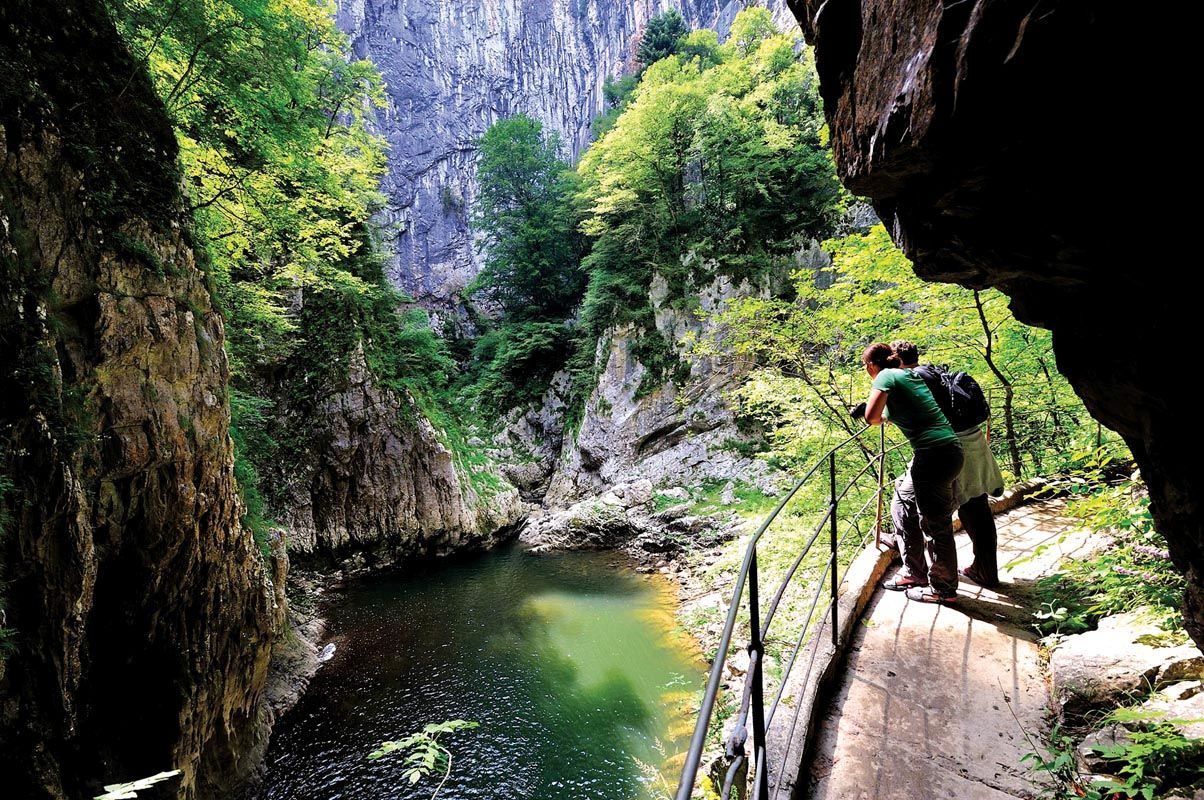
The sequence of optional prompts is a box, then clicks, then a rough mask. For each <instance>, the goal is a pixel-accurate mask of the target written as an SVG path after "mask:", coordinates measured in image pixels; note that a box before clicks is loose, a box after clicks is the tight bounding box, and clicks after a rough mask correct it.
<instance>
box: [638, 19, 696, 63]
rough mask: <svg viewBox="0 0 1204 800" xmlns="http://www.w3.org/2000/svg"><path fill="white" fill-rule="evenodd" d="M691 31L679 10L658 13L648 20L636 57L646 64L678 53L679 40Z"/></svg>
mask: <svg viewBox="0 0 1204 800" xmlns="http://www.w3.org/2000/svg"><path fill="white" fill-rule="evenodd" d="M689 32H690V29H689V27H688V26H687V25H686V21H685V20H684V19H682V16H681V13H680V12H679V11H677V10H675V9H670V10H668V11H666V12H664V13H662V14H657V15H656V16H655V17H653V18H652V19H650V20H648V26H647V27H646V28H644V35H643V36H642V37H640V46H639V48H638V49H637V50H636V55H635V57H636V59H638V60H639V62H640V63H641V64H643V65H644V66H648V65H649V64H655V63H656V62H657V61H660V60H661V59H662V58H666V57H668V56H671V55H673V54H674V53H676V52H677V47H678V40H679V39H681V38H682V37H683V36H685V35H686V34H687V33H689Z"/></svg>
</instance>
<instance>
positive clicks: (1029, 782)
mask: <svg viewBox="0 0 1204 800" xmlns="http://www.w3.org/2000/svg"><path fill="white" fill-rule="evenodd" d="M1061 510H1062V505H1061V504H1060V503H1059V502H1057V501H1045V502H1041V503H1035V504H1031V505H1027V506H1022V507H1020V508H1018V509H1016V510H1014V511H1011V512H1009V513H1008V514H1004V515H1001V516H999V517H997V518H996V522H997V524H998V527H999V563H1000V565H1001V567H1002V566H1003V565H1005V564H1007V563H1008V562H1009V561H1011V560H1013V559H1015V558H1017V557H1020V556H1022V555H1032V554H1035V556H1034V557H1033V558H1032V559H1031V560H1029V561H1026V562H1025V563H1023V564H1018V565H1017V566H1016V567H1014V568H1013V569H1012V570H1011V571H1007V572H1002V573H1001V576H1000V577H1001V580H1002V586H1001V587H1000V589H999V590H998V591H989V590H986V589H980V588H979V587H977V586H974V585H973V584H971V583H969V582H968V581H966V582H963V583H962V586H961V595H962V596H961V599H960V601H959V604H958V605H957V606H956V607H945V606H937V605H931V604H925V603H914V602H910V601H908V600H907V598H906V597H905V596H904V595H903V594H902V593H899V592H887V591H883V590H882V589H879V590H878V591H877V593H876V595H875V597H874V599H873V600H872V601H871V604H870V606H869V607H868V608H867V609H866V612H865V615H864V617H863V619H862V622H863V624H862V625H861V626H858V627H859V630H858V632H857V634H856V637H855V639H854V641H853V644H852V647H851V649H850V651H849V656H848V662H847V666H846V668H845V671H844V679H843V682H842V685H841V686H840V687H839V689H838V690H837V692H836V695H835V696H834V698H833V699H832V700H831V701H830V703H829V709H828V711H827V714H826V715H825V716H824V718H823V720H822V722H821V725H820V731H819V740H818V742H817V745H816V750H815V756H814V758H813V759H812V764H811V775H810V784H811V785H810V790H809V792H808V793H807V795H806V796H807V797H813V798H822V799H824V800H893V798H900V799H902V798H932V799H933V800H980V799H981V800H1007V799H1008V798H1032V797H1035V796H1036V795H1037V794H1038V792H1039V787H1038V786H1036V784H1035V782H1034V779H1033V777H1032V776H1031V774H1030V773H1029V771H1028V770H1027V768H1026V766H1025V765H1024V764H1021V763H1020V759H1021V757H1022V756H1023V755H1024V754H1025V753H1027V752H1029V751H1030V750H1032V749H1033V746H1032V745H1030V744H1029V742H1028V740H1027V739H1026V738H1025V735H1024V732H1023V731H1022V728H1023V729H1024V730H1027V731H1028V732H1029V735H1030V736H1032V737H1033V739H1034V740H1037V739H1038V736H1039V734H1040V733H1041V732H1042V731H1043V728H1044V726H1045V724H1046V713H1047V707H1048V689H1047V684H1046V678H1045V674H1044V669H1043V666H1042V663H1041V660H1040V657H1039V654H1038V648H1037V644H1036V635H1035V633H1034V632H1033V630H1032V628H1031V627H1029V626H1028V620H1029V618H1030V614H1031V613H1032V611H1033V609H1034V606H1036V605H1037V604H1036V601H1035V600H1034V599H1033V595H1032V583H1033V581H1034V580H1035V579H1036V578H1037V577H1039V576H1040V575H1042V574H1045V573H1047V572H1050V571H1052V569H1053V568H1054V567H1055V566H1056V564H1057V563H1058V561H1059V559H1060V558H1061V557H1063V556H1066V555H1074V556H1076V557H1083V556H1085V555H1086V554H1087V553H1088V552H1090V551H1092V550H1094V549H1096V548H1097V547H1099V546H1100V545H1101V541H1100V539H1101V537H1099V536H1093V535H1090V534H1088V533H1086V532H1085V531H1082V530H1081V529H1078V528H1077V526H1076V523H1075V522H1074V521H1073V520H1069V519H1067V518H1066V517H1064V516H1062V515H1061V513H1060V512H1061ZM970 558H971V556H970V542H969V540H968V539H967V538H966V537H965V536H960V535H959V536H958V562H959V564H962V565H965V564H968V563H969V562H970Z"/></svg>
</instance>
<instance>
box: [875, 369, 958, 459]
mask: <svg viewBox="0 0 1204 800" xmlns="http://www.w3.org/2000/svg"><path fill="white" fill-rule="evenodd" d="M873 386H874V388H875V389H878V390H880V391H883V392H886V410H885V411H884V412H883V413H882V417H883V419H889V420H890V421H891V422H893V423H894V424H895V425H898V426H899V430H901V431H903V435H904V436H906V437H907V441H909V442H911V446H912V447H914V448H915V449H917V450H919V449H921V448H924V447H939V446H940V445H943V444H950V443H955V442H957V441H958V438H957V434H956V433H954V432H953V428H952V426H950V425H949V420H947V419H945V415H944V413H942V411H941V407H940V406H938V405H937V404H936V400H934V399H933V398H932V392H930V391H928V387H927V386H925V385H924V379H923V378H921V377H920V376H919V375H917V374H915V372H914V371H912V370H910V369H884V370H882V371H881V372H879V373H878V377H876V378H874V384H873Z"/></svg>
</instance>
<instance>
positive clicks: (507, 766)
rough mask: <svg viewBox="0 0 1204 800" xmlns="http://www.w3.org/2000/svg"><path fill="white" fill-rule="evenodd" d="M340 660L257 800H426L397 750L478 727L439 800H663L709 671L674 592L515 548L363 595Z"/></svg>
mask: <svg viewBox="0 0 1204 800" xmlns="http://www.w3.org/2000/svg"><path fill="white" fill-rule="evenodd" d="M329 616H330V622H331V626H332V632H333V635H334V636H335V637H336V639H335V640H336V641H337V642H339V648H338V650H337V652H336V654H335V657H334V659H332V660H331V661H330V662H329V663H328V664H326V665H325V666H323V667H322V669H321V671H319V673H318V675H317V676H316V677H315V679H314V681H313V683H312V684H311V686H310V689H309V691H308V693H307V694H306V695H305V697H304V698H303V699H302V701H301V703H300V704H299V705H298V706H297V707H296V708H295V709H293V711H292V712H290V713H289V714H288V715H286V716H285V718H284V719H283V720H281V722H280V724H279V725H278V726H277V728H276V733H275V734H274V736H273V740H272V744H271V747H270V749H269V751H268V757H267V770H268V772H267V777H266V780H265V782H264V784H263V785H262V787H260V790H259V791H258V792H257V793H255V794H254V795H252V796H253V797H255V798H262V799H263V800H268V799H269V798H271V799H273V800H276V799H283V798H289V800H294V799H296V800H301V799H302V798H305V799H306V800H308V799H309V798H314V799H315V800H333V799H334V798H427V797H430V795H431V792H432V791H433V789H434V786H435V784H436V783H437V781H431V780H424V781H422V782H420V783H419V784H418V785H417V786H414V787H410V786H409V785H408V784H407V783H406V782H405V779H404V772H405V766H404V764H403V762H402V761H401V760H400V759H397V758H391V759H382V760H380V761H368V760H367V759H366V758H365V756H366V755H367V754H368V752H370V751H371V750H372V749H373V748H374V747H375V746H376V745H377V744H379V743H380V742H381V741H383V740H386V739H396V738H401V737H402V736H404V735H406V734H408V733H410V732H412V731H416V730H418V729H420V728H421V727H422V726H423V725H424V724H426V723H429V722H440V721H443V720H446V719H456V718H459V719H468V720H474V721H476V722H479V723H480V727H479V728H477V729H474V730H469V731H463V732H460V733H456V734H455V735H453V736H452V737H450V738H448V739H447V740H446V743H447V744H448V746H449V748H450V749H451V751H452V754H453V764H452V767H453V768H452V773H451V777H450V779H449V780H448V782H447V784H446V785H445V786H444V787H443V789H442V790H441V791H440V793H439V797H440V798H447V800H454V799H455V798H498V799H499V800H502V799H504V800H510V799H511V798H513V799H514V800H518V799H519V798H540V799H541V800H543V799H545V798H546V799H547V800H587V799H588V800H650V798H659V797H665V796H667V795H668V794H669V792H670V789H671V788H672V787H674V786H675V785H676V777H677V775H676V771H677V768H678V767H679V766H680V763H681V758H682V753H683V751H684V750H685V747H686V745H687V743H688V738H689V733H690V728H691V725H692V722H693V705H694V703H695V702H696V700H697V692H698V691H699V690H700V688H701V685H702V678H703V674H702V673H703V665H702V664H701V662H699V661H698V660H697V658H696V657H695V655H694V650H693V648H692V647H691V646H690V644H689V642H688V640H687V639H686V637H684V636H682V635H681V634H680V632H678V631H676V630H675V628H674V624H673V600H672V595H671V593H670V592H669V590H668V588H667V587H666V586H664V585H663V584H661V583H659V582H657V581H655V580H653V579H650V578H648V577H646V576H641V575H638V574H636V573H634V572H633V571H632V570H631V569H629V568H628V567H627V566H625V565H623V564H621V563H619V562H617V561H616V560H615V557H613V556H611V555H607V554H598V553H560V554H554V555H547V556H530V555H527V554H526V553H525V552H524V551H522V550H521V549H519V548H511V549H507V550H504V551H501V552H497V553H492V554H489V555H485V556H482V557H480V558H476V559H473V560H471V561H464V562H460V563H455V564H449V565H439V566H432V567H429V568H425V569H423V570H422V571H420V572H416V573H414V574H409V575H405V576H395V577H389V578H378V579H372V580H367V581H363V582H361V583H357V584H355V585H353V586H352V587H350V588H349V589H348V591H347V592H346V597H345V598H344V599H343V601H342V602H340V603H338V604H337V605H335V606H334V607H333V608H332V609H331V611H330V614H329Z"/></svg>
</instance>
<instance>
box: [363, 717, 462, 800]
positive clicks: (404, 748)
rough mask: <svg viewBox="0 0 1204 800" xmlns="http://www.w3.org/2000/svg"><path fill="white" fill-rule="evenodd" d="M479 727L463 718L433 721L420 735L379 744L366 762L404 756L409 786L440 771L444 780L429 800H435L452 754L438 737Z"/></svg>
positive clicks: (448, 770)
mask: <svg viewBox="0 0 1204 800" xmlns="http://www.w3.org/2000/svg"><path fill="white" fill-rule="evenodd" d="M479 725H480V723H477V722H469V721H467V720H463V719H452V720H447V721H446V722H432V723H431V724H429V725H426V726H424V727H423V729H422V730H421V731H420V732H418V733H412V734H410V735H409V736H407V737H405V738H404V739H397V740H395V741H389V742H382V743H381V745H380V747H378V748H377V749H375V750H373V751H372V752H371V753H369V754H368V760H369V761H376V760H377V759H380V758H384V757H385V756H387V755H392V754H394V753H404V754H405V763H406V765H407V769H406V780H408V781H409V782H410V784H411V785H412V784H415V783H418V781H420V780H421V779H422V778H424V777H427V776H429V775H432V774H434V773H435V772H436V771H442V773H443V777H442V778H441V779H440V780H439V785H438V786H436V787H435V791H434V792H432V793H431V800H434V798H435V797H437V796H438V794H439V791H440V790H441V789H442V788H443V784H445V783H447V779H448V777H449V776H450V775H451V768H452V754H451V751H450V750H448V749H447V748H446V747H444V746H443V745H442V744H440V742H439V737H440V736H443V735H445V734H446V735H450V734H453V733H455V732H456V731H461V730H469V729H471V728H476V727H479Z"/></svg>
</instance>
